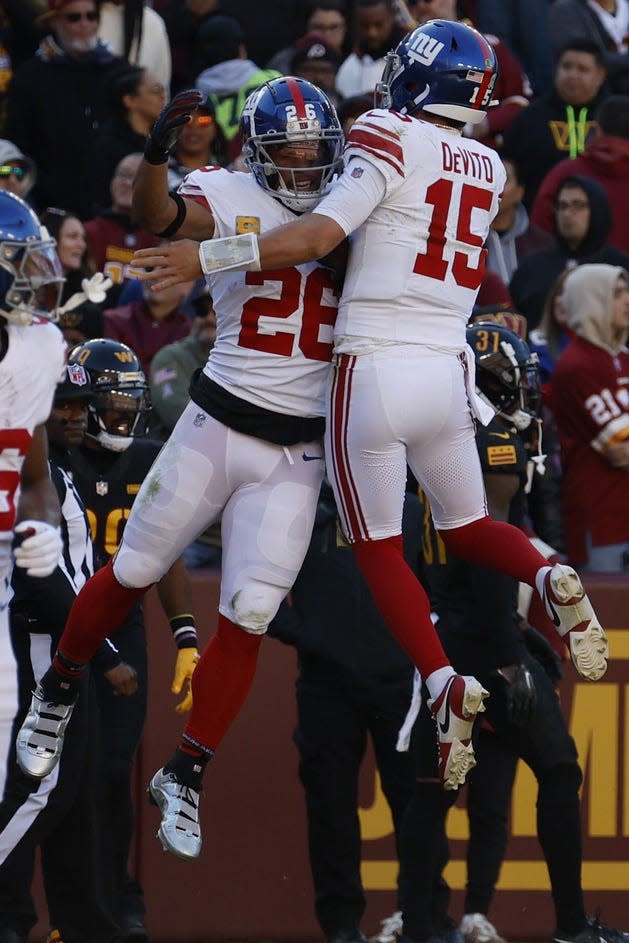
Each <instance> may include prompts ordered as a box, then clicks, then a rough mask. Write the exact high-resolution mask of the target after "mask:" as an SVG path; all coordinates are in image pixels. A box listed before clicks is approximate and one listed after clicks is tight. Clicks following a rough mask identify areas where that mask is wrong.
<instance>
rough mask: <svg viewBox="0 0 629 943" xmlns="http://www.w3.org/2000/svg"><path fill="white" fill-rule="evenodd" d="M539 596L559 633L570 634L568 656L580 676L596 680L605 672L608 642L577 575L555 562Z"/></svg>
mask: <svg viewBox="0 0 629 943" xmlns="http://www.w3.org/2000/svg"><path fill="white" fill-rule="evenodd" d="M542 599H543V601H544V606H545V608H546V612H547V613H548V616H549V618H550V619H552V621H553V624H554V625H555V627H556V629H557V631H558V633H559V635H561V636H562V637H565V636H566V635H567V634H568V633H569V639H566V641H568V643H569V649H570V657H571V659H572V663H573V665H574V667H575V668H576V669H577V671H578V672H579V674H580V675H581V677H582V678H586V679H587V680H588V681H598V680H599V678H602V677H603V675H604V674H605V672H606V671H607V658H608V656H609V643H608V641H607V636H606V635H605V632H604V630H603V628H602V627H601V625H600V623H599V621H598V619H597V618H596V613H595V612H594V609H593V608H592V604H591V602H590V600H589V599H588V597H587V595H586V594H585V590H584V589H583V584H582V583H581V580H580V579H579V576H578V574H577V573H576V572H575V571H574V570H573V569H572V567H571V566H565V565H564V564H562V563H556V564H555V565H554V567H553V568H552V569H551V570H549V571H548V573H546V575H545V577H544V592H543V596H542Z"/></svg>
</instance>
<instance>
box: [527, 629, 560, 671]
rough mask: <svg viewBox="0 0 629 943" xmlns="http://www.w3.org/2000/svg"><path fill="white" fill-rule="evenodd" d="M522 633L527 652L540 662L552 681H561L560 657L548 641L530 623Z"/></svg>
mask: <svg viewBox="0 0 629 943" xmlns="http://www.w3.org/2000/svg"><path fill="white" fill-rule="evenodd" d="M522 634H523V636H524V644H525V645H526V647H527V648H528V650H529V654H531V655H532V656H533V658H534V659H535V660H536V661H538V662H539V663H540V665H541V666H542V668H543V669H544V671H545V672H546V674H547V675H548V677H549V678H550V680H551V681H552V683H553V684H557V682H558V681H561V679H562V678H563V671H562V670H561V658H560V657H559V655H558V654H557V652H556V651H555V649H554V648H553V647H552V645H551V644H550V642H549V641H548V640H547V639H545V638H544V636H543V635H542V633H541V632H538V631H537V629H534V628H533V626H532V625H529V626H527V627H526V628H525V629H524V631H523V633H522Z"/></svg>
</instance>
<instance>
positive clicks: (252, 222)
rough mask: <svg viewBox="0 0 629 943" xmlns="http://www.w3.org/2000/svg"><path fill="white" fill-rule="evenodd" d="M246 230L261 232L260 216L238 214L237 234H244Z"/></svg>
mask: <svg viewBox="0 0 629 943" xmlns="http://www.w3.org/2000/svg"><path fill="white" fill-rule="evenodd" d="M246 232H254V233H256V234H257V233H259V232H260V217H259V216H237V217H236V235H237V236H242V234H243V233H246Z"/></svg>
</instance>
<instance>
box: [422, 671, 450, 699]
mask: <svg viewBox="0 0 629 943" xmlns="http://www.w3.org/2000/svg"><path fill="white" fill-rule="evenodd" d="M455 674H456V671H455V670H454V668H453V667H452V665H446V666H445V668H437V670H436V671H433V672H432V674H429V675H428V677H427V678H426V687H427V688H428V691H429V692H430V698H431V700H432V701H434V700H435V698H437V697H439V695H440V694H441V692H442V691H443V689H444V688H445V686H446V684H447V683H448V678H451V677H452V676H453V675H455Z"/></svg>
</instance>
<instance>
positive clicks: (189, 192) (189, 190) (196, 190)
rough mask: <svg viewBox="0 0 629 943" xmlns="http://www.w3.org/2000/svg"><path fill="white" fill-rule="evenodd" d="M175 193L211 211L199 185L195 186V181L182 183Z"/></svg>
mask: <svg viewBox="0 0 629 943" xmlns="http://www.w3.org/2000/svg"><path fill="white" fill-rule="evenodd" d="M177 193H178V194H179V195H180V196H183V197H185V198H186V200H192V201H193V202H194V203H198V204H199V206H202V207H203V208H204V209H206V210H210V212H211V211H212V207H211V206H210V204H209V202H208V199H207V197H206V195H205V193H204V192H203V190H202V189H201V187H199V186H197V185H196V184H195V183H185V182H184V183H182V184H181V186H180V187H179V189H178V190H177Z"/></svg>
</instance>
